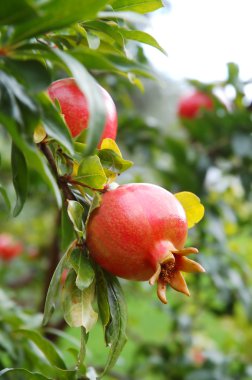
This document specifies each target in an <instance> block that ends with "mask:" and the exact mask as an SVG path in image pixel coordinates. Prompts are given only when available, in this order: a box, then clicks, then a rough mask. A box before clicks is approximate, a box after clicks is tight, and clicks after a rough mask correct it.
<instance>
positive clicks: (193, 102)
mask: <svg viewBox="0 0 252 380" xmlns="http://www.w3.org/2000/svg"><path fill="white" fill-rule="evenodd" d="M201 109H208V110H211V109H213V102H212V99H211V98H210V97H209V96H207V95H206V94H204V93H202V92H195V93H193V94H191V95H188V96H185V97H183V98H182V99H181V100H180V102H179V105H178V116H179V117H181V118H186V119H195V118H196V117H197V116H198V115H199V112H200V110H201Z"/></svg>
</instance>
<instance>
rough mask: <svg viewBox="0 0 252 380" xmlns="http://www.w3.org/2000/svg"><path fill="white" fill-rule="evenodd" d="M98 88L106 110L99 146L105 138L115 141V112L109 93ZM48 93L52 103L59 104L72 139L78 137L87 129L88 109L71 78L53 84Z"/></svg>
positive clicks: (81, 93)
mask: <svg viewBox="0 0 252 380" xmlns="http://www.w3.org/2000/svg"><path fill="white" fill-rule="evenodd" d="M100 88H101V91H102V96H103V101H104V104H105V109H106V121H105V126H104V130H103V134H102V136H101V140H100V144H101V142H102V140H103V139H105V138H110V139H113V140H115V138H116V133H117V112H116V107H115V104H114V102H113V99H112V98H111V96H110V95H109V93H108V92H107V91H106V90H105V89H104V88H103V87H100ZM48 93H49V96H50V98H51V99H52V100H53V101H56V100H57V101H58V102H59V104H60V108H61V113H62V114H63V116H64V119H65V122H66V124H67V126H68V128H69V130H70V132H71V134H72V136H73V137H76V136H78V135H79V134H80V133H81V132H82V131H83V130H84V129H86V128H87V127H88V121H89V109H88V103H87V99H86V97H85V95H84V94H83V92H82V91H81V90H80V89H79V87H78V86H77V84H76V82H75V80H74V79H73V78H65V79H60V80H57V81H55V82H53V83H52V84H51V85H50V87H49V88H48ZM100 144H99V145H100Z"/></svg>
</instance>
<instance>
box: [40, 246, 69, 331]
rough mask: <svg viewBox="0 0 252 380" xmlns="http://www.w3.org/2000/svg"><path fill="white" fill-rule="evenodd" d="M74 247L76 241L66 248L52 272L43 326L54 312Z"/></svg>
mask: <svg viewBox="0 0 252 380" xmlns="http://www.w3.org/2000/svg"><path fill="white" fill-rule="evenodd" d="M75 245H76V241H74V242H72V244H71V245H70V246H69V247H68V249H67V251H66V252H65V254H64V255H63V256H62V258H61V260H60V261H59V263H58V265H57V268H56V269H55V271H54V274H53V276H52V279H51V282H50V285H49V288H48V291H47V295H46V302H45V309H44V318H43V325H46V324H47V323H48V321H49V319H50V318H51V316H52V314H53V312H54V310H55V307H56V302H57V301H58V293H59V289H60V279H61V275H62V272H63V270H64V267H65V265H66V263H67V261H68V259H69V256H70V254H71V252H72V250H73V249H74V247H75Z"/></svg>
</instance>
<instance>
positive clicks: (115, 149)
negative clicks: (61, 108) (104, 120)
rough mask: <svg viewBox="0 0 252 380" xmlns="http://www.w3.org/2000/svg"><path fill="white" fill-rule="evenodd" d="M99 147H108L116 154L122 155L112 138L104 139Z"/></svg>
mask: <svg viewBox="0 0 252 380" xmlns="http://www.w3.org/2000/svg"><path fill="white" fill-rule="evenodd" d="M101 149H110V150H113V152H115V153H116V154H118V156H120V157H122V153H121V151H120V149H119V147H118V145H117V144H116V142H115V141H114V140H112V139H104V140H103V141H102V144H101Z"/></svg>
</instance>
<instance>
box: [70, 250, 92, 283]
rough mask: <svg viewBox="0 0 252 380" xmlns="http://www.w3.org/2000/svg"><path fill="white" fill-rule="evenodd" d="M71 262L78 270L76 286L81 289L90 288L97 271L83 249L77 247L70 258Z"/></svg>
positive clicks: (76, 270)
mask: <svg viewBox="0 0 252 380" xmlns="http://www.w3.org/2000/svg"><path fill="white" fill-rule="evenodd" d="M70 263H71V265H72V267H73V269H74V270H75V272H76V275H77V277H76V286H77V288H79V289H80V290H84V289H86V288H88V287H89V286H90V285H91V284H92V282H93V281H94V277H95V273H94V269H93V267H92V265H91V263H90V260H89V259H88V258H87V257H85V254H84V252H83V251H81V250H79V249H75V250H74V251H73V252H72V254H71V258H70Z"/></svg>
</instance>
